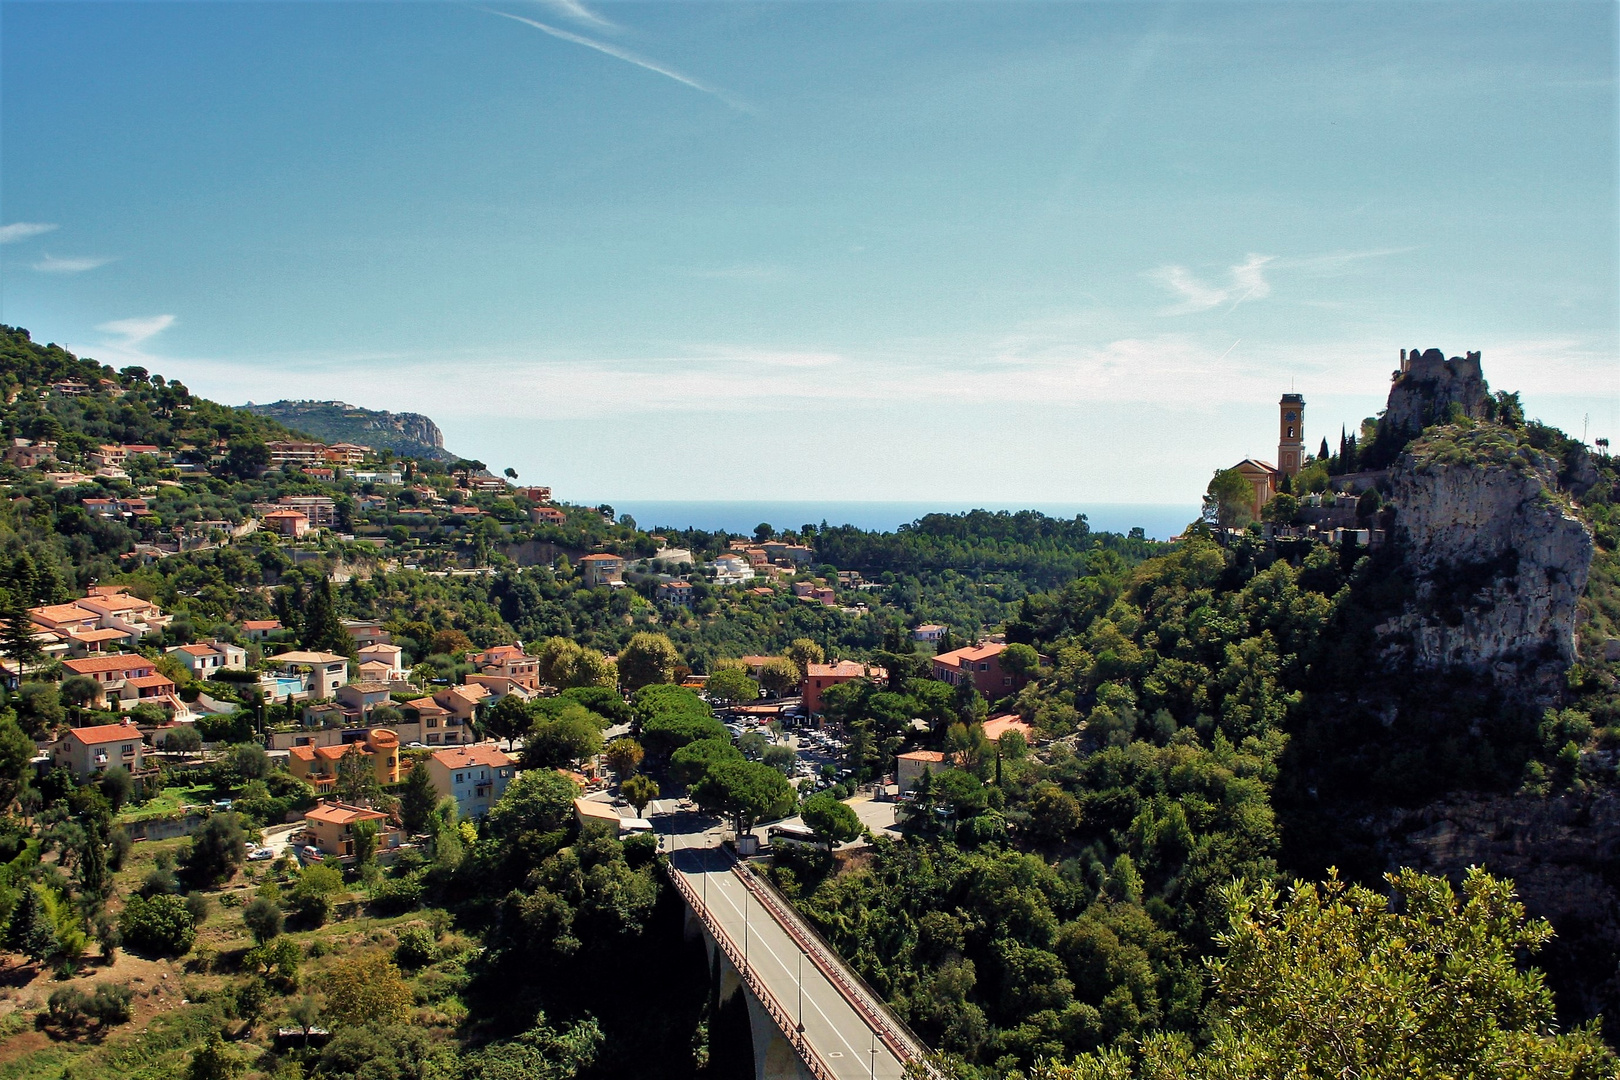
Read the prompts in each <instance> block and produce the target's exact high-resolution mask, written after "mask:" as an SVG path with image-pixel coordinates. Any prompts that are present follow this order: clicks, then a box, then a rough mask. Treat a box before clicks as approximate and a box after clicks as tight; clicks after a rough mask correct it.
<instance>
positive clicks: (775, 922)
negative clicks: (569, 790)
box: [667, 833, 929, 1080]
mask: <svg viewBox="0 0 1620 1080" xmlns="http://www.w3.org/2000/svg"><path fill="white" fill-rule="evenodd" d="M667 839H668V840H669V841H670V842H671V846H670V850H669V852H668V854H669V864H668V866H669V876H670V880H671V881H672V882H673V883H674V885H675V887H676V889H678V890H679V891H680V893H681V895H682V896H683V897H684V898H685V900H686V925H687V933H688V935H691V936H696V935H699V934H701V935H702V937H703V940H704V944H705V946H706V947H707V949H708V952H709V959H710V961H711V963H712V962H713V961H714V954H715V953H716V952H717V951H718V952H719V954H720V964H719V966H720V999H721V1000H722V1001H726V1000H729V999H730V997H731V995H732V994H733V993H735V992H736V991H737V990H738V989H739V988H740V989H742V990H743V992H744V998H745V1000H746V1002H747V1005H748V1020H749V1028H750V1031H751V1033H752V1037H753V1044H754V1076H755V1080H902V1078H903V1077H905V1076H907V1075H922V1076H927V1075H929V1073H928V1072H927V1071H926V1065H925V1061H924V1059H925V1055H926V1054H927V1053H928V1050H927V1047H925V1046H924V1045H923V1044H922V1043H921V1042H920V1041H919V1040H918V1039H917V1038H916V1036H914V1035H912V1034H911V1032H910V1031H908V1030H907V1029H906V1027H905V1025H904V1024H902V1023H901V1022H900V1021H899V1019H898V1018H896V1017H895V1016H894V1015H893V1014H892V1013H890V1011H889V1010H888V1008H887V1006H885V1005H884V1004H883V1002H882V1000H881V999H880V998H879V997H878V996H877V994H876V993H875V992H873V991H872V990H871V989H870V988H869V987H867V986H866V984H865V983H864V982H862V981H861V979H860V977H859V976H857V975H856V974H855V973H854V972H853V971H852V970H850V968H849V966H848V965H847V964H845V963H844V961H843V960H842V959H841V958H840V957H839V956H838V954H837V953H836V952H835V951H834V950H833V949H832V947H831V946H830V945H828V944H827V943H826V942H825V941H823V940H822V938H821V937H820V935H818V934H817V933H816V932H815V930H814V929H813V928H811V927H810V926H809V924H808V923H806V922H805V921H804V920H803V919H802V918H801V917H800V916H799V915H798V913H797V912H795V911H794V910H793V908H792V906H791V905H790V904H788V903H787V901H786V900H784V899H783V898H782V897H781V896H780V895H779V894H778V893H777V892H776V891H775V889H774V888H772V887H771V886H770V885H769V884H768V883H767V882H765V881H764V880H762V879H761V878H760V877H759V876H757V875H756V874H755V873H754V872H753V870H751V869H750V868H749V867H747V866H746V865H744V864H742V863H739V862H738V861H737V859H736V858H735V857H734V856H733V855H732V854H731V853H730V852H729V851H728V850H726V849H725V848H723V847H719V846H716V845H715V844H714V843H713V841H712V840H711V838H710V837H708V836H694V835H681V834H678V833H671V834H668V836H667ZM908 1066H910V1067H911V1068H912V1069H913V1072H912V1073H910V1074H908V1072H907V1068H908ZM919 1069H920V1070H924V1071H922V1072H921V1073H917V1072H916V1071H915V1070H919Z"/></svg>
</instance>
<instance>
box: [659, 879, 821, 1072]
mask: <svg viewBox="0 0 1620 1080" xmlns="http://www.w3.org/2000/svg"><path fill="white" fill-rule="evenodd" d="M667 869H668V874H669V879H670V880H671V881H672V882H674V883H675V889H676V891H677V892H679V893H680V894H681V896H682V897H683V898H684V899H685V900H686V902H687V904H689V905H690V906H691V908H692V910H693V911H695V912H697V913H698V914H700V915H702V916H704V922H705V923H707V924H708V927H709V933H710V935H711V936H712V937H713V938H714V941H715V944H716V945H718V946H719V947H720V951H721V952H723V953H725V954H726V959H728V960H730V961H731V966H732V967H733V968H734V969H735V970H736V971H737V974H738V975H739V976H740V977H741V978H742V981H743V983H744V985H746V986H747V987H748V989H749V990H750V991H752V992H753V995H754V997H755V999H756V1000H757V1001H758V1002H759V1003H760V1005H761V1007H763V1008H764V1010H765V1011H766V1012H767V1013H769V1014H770V1017H771V1019H772V1020H773V1021H775V1023H776V1026H777V1027H778V1028H779V1029H781V1032H782V1035H783V1037H784V1038H786V1039H787V1041H788V1043H789V1044H790V1045H792V1047H793V1049H794V1050H795V1051H797V1053H798V1055H799V1059H800V1060H801V1061H803V1062H804V1064H805V1067H806V1068H808V1069H809V1070H810V1075H811V1076H814V1077H815V1078H816V1080H838V1078H837V1076H836V1075H835V1074H834V1073H833V1071H832V1069H831V1068H829V1067H828V1065H827V1063H826V1062H825V1061H823V1060H822V1058H821V1055H820V1054H818V1053H816V1049H815V1047H813V1046H811V1045H810V1040H809V1039H808V1038H806V1037H805V1034H804V1032H803V1031H800V1030H799V1026H798V1024H796V1023H795V1022H794V1020H793V1018H792V1017H791V1016H789V1015H788V1011H787V1010H786V1009H785V1008H783V1007H782V1003H781V1002H779V1001H777V1000H776V996H775V995H774V994H772V993H771V992H770V990H769V989H768V988H767V987H766V986H765V980H763V979H761V978H760V977H759V976H758V975H757V974H755V972H754V969H753V966H752V965H750V964H749V963H748V961H747V960H746V959H745V958H744V956H743V954H742V950H740V949H738V948H737V943H736V942H734V941H732V940H731V938H730V937H729V936H727V934H726V933H725V931H724V930H722V929H721V928H720V924H719V922H718V920H714V919H710V918H708V908H707V906H706V905H705V904H704V903H703V898H702V897H701V896H699V895H698V892H697V890H696V889H694V888H692V883H691V882H689V881H687V880H686V878H684V877H683V876H682V875H681V872H680V871H679V870H677V869H675V868H674V867H673V866H669V867H667Z"/></svg>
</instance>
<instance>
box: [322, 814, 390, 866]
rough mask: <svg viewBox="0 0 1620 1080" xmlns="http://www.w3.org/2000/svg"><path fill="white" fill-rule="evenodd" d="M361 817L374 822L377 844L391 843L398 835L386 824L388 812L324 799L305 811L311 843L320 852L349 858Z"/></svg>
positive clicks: (387, 845)
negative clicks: (394, 834) (355, 830)
mask: <svg viewBox="0 0 1620 1080" xmlns="http://www.w3.org/2000/svg"><path fill="white" fill-rule="evenodd" d="M362 821H370V822H373V823H375V824H376V826H377V830H378V835H377V846H378V848H387V847H394V846H395V845H396V844H397V843H398V839H397V838H396V837H394V836H392V835H390V834H391V833H392V830H390V829H389V828H388V815H386V814H383V813H381V812H380V811H377V810H372V809H370V808H369V807H365V806H350V805H348V804H347V803H338V802H323V803H321V804H320V805H319V806H317V807H315V808H314V809H313V810H311V811H309V813H307V814H305V815H304V827H305V828H306V829H308V830H309V837H310V846H311V847H313V848H315V849H316V850H318V851H319V852H320V853H321V854H322V855H336V856H337V857H338V858H348V857H349V856H351V855H353V854H354V827H355V826H356V825H357V824H359V823H360V822H362Z"/></svg>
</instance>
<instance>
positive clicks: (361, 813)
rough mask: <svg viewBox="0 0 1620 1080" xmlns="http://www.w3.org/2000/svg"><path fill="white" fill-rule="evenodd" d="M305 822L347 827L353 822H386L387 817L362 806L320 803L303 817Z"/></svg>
mask: <svg viewBox="0 0 1620 1080" xmlns="http://www.w3.org/2000/svg"><path fill="white" fill-rule="evenodd" d="M304 820H306V821H320V822H325V823H327V824H330V825H348V824H350V823H351V822H355V821H386V820H387V815H386V814H382V813H380V812H378V811H376V810H368V809H366V808H365V807H363V806H350V805H348V804H347V803H322V804H321V805H319V806H317V807H316V808H315V809H313V810H311V811H310V812H309V813H307V814H305V815H304Z"/></svg>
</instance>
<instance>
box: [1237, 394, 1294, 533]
mask: <svg viewBox="0 0 1620 1080" xmlns="http://www.w3.org/2000/svg"><path fill="white" fill-rule="evenodd" d="M1304 466H1305V395H1303V394H1284V395H1283V396H1282V400H1281V401H1279V402H1278V403H1277V464H1275V465H1273V464H1272V463H1271V462H1269V461H1261V460H1259V459H1258V458H1244V459H1243V460H1242V461H1240V462H1238V463H1237V464H1236V465H1234V466H1233V468H1235V469H1236V470H1237V471H1238V473H1239V474H1241V475H1242V477H1243V479H1245V480H1247V481H1248V482H1249V484H1250V486H1251V487H1253V488H1254V516H1255V517H1259V516H1260V511H1261V510H1262V509H1264V508H1265V505H1266V503H1268V502H1270V501H1271V497H1272V496H1273V495H1275V494H1277V492H1278V491H1280V490H1282V482H1283V477H1285V476H1286V477H1294V476H1298V475H1299V470H1300V469H1302V468H1304Z"/></svg>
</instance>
